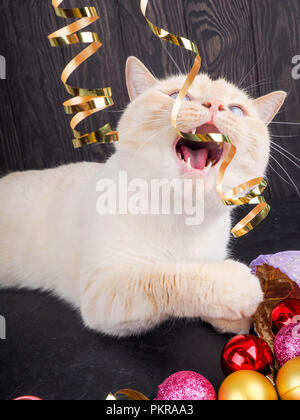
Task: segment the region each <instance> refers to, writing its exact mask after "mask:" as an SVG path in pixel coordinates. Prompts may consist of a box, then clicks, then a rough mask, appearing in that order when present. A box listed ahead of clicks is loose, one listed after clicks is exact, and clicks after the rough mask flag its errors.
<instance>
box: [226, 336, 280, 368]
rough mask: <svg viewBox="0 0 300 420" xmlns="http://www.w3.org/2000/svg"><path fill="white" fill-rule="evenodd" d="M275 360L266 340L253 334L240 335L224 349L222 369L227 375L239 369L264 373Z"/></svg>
mask: <svg viewBox="0 0 300 420" xmlns="http://www.w3.org/2000/svg"><path fill="white" fill-rule="evenodd" d="M273 360H274V358H273V354H272V351H271V349H270V347H269V346H268V344H267V343H266V342H265V341H264V340H262V339H261V338H258V337H255V336H253V335H238V336H236V337H234V338H232V339H231V340H230V341H229V343H228V344H227V345H226V346H225V348H224V350H223V353H222V369H223V372H224V374H225V375H226V376H228V375H230V374H231V373H234V372H237V371H239V370H252V371H253V370H254V371H257V372H260V373H264V372H266V371H267V370H268V368H270V366H271V365H272V364H273Z"/></svg>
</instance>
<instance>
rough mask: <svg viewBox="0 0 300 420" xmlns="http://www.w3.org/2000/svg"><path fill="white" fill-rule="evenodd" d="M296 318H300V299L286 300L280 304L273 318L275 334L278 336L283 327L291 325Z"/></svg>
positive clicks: (273, 313) (272, 323) (272, 324)
mask: <svg viewBox="0 0 300 420" xmlns="http://www.w3.org/2000/svg"><path fill="white" fill-rule="evenodd" d="M296 316H299V317H300V300H299V299H286V300H284V301H283V302H281V303H279V304H278V305H277V306H276V307H275V308H274V310H273V312H272V316H271V327H272V331H273V333H274V334H275V335H277V334H278V333H279V331H280V330H281V329H282V328H283V327H287V326H288V325H290V324H291V323H292V322H293V319H294V318H295V317H296Z"/></svg>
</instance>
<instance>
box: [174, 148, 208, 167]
mask: <svg viewBox="0 0 300 420" xmlns="http://www.w3.org/2000/svg"><path fill="white" fill-rule="evenodd" d="M181 152H182V154H183V157H184V160H185V161H186V162H187V161H188V159H189V158H190V159H191V166H192V168H194V169H198V170H199V171H203V169H204V168H205V166H206V162H207V158H208V150H207V149H206V148H203V149H198V150H193V149H190V148H189V147H186V146H182V147H181Z"/></svg>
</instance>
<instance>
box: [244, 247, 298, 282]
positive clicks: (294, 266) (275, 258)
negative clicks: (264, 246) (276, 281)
mask: <svg viewBox="0 0 300 420" xmlns="http://www.w3.org/2000/svg"><path fill="white" fill-rule="evenodd" d="M263 264H267V265H270V266H272V267H274V268H279V270H280V271H281V272H282V273H284V274H286V275H287V276H288V277H289V278H290V279H291V280H293V281H294V282H296V283H297V284H298V286H299V287H300V251H286V252H279V253H278V254H274V255H261V256H260V257H258V258H257V259H256V260H254V261H253V262H252V263H251V264H250V268H251V269H252V273H253V274H255V273H256V267H258V266H260V265H263Z"/></svg>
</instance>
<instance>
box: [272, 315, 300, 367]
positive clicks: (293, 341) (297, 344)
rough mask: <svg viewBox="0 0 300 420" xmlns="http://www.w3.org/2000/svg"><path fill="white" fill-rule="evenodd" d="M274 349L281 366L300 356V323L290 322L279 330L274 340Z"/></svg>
mask: <svg viewBox="0 0 300 420" xmlns="http://www.w3.org/2000/svg"><path fill="white" fill-rule="evenodd" d="M274 350H275V356H276V359H277V362H278V364H279V365H280V366H283V365H284V364H285V363H287V362H288V361H289V360H291V359H294V358H295V357H298V356H300V323H298V324H295V323H294V324H290V325H288V326H287V327H284V328H282V329H281V330H280V331H279V333H278V334H277V336H276V338H275V341H274Z"/></svg>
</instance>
